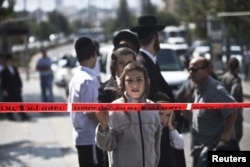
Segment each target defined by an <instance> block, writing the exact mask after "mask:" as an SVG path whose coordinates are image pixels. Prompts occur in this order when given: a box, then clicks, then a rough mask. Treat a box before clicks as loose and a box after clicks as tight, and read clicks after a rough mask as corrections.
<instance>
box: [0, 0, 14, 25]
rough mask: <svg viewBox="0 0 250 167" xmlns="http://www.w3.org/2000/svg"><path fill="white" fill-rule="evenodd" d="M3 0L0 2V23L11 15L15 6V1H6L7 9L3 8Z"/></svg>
mask: <svg viewBox="0 0 250 167" xmlns="http://www.w3.org/2000/svg"><path fill="white" fill-rule="evenodd" d="M4 1H5V0H0V21H2V20H4V19H5V18H7V17H8V16H9V15H11V14H12V13H13V9H14V6H15V0H7V1H8V2H7V4H8V6H7V7H3V3H4Z"/></svg>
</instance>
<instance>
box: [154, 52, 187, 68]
mask: <svg viewBox="0 0 250 167" xmlns="http://www.w3.org/2000/svg"><path fill="white" fill-rule="evenodd" d="M157 62H158V64H159V66H160V69H161V71H183V66H182V64H181V61H180V60H179V58H178V56H177V55H176V53H175V52H174V51H173V50H171V49H161V50H160V51H159V53H158V56H157Z"/></svg>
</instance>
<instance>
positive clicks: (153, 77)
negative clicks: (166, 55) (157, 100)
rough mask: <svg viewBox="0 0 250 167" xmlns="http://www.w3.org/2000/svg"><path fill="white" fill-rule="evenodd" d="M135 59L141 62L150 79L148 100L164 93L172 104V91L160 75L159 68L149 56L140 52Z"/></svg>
mask: <svg viewBox="0 0 250 167" xmlns="http://www.w3.org/2000/svg"><path fill="white" fill-rule="evenodd" d="M136 59H137V60H138V61H139V62H141V63H142V64H143V65H144V66H145V67H146V69H147V71H148V75H149V79H150V90H149V96H148V98H149V99H151V100H153V101H154V93H156V92H164V93H166V94H167V95H168V96H169V97H170V98H171V100H172V102H174V101H175V99H174V96H173V92H172V89H171V88H170V86H169V85H168V83H167V82H166V81H165V79H164V78H163V76H162V75H161V71H160V68H159V66H158V65H156V64H154V62H153V61H152V60H151V59H150V58H149V56H148V55H146V53H144V52H142V51H140V52H139V55H138V56H137V57H136Z"/></svg>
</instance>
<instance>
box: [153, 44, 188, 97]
mask: <svg viewBox="0 0 250 167" xmlns="http://www.w3.org/2000/svg"><path fill="white" fill-rule="evenodd" d="M160 47H161V50H160V51H159V53H158V55H157V62H158V64H159V66H160V69H161V74H162V76H163V78H164V79H165V80H166V81H167V83H168V84H169V86H170V87H171V88H172V90H173V94H174V95H175V96H177V92H178V91H179V89H180V88H181V87H182V86H183V84H184V83H185V82H187V81H188V72H187V70H186V69H185V68H184V65H183V63H182V62H181V60H180V58H179V56H178V55H177V53H176V51H175V48H173V45H169V44H160ZM177 100H178V99H177Z"/></svg>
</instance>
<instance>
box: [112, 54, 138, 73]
mask: <svg viewBox="0 0 250 167" xmlns="http://www.w3.org/2000/svg"><path fill="white" fill-rule="evenodd" d="M133 60H134V57H133V55H120V56H117V62H116V75H117V76H118V77H120V76H121V73H122V70H123V68H124V67H125V65H126V64H127V63H128V62H130V61H133Z"/></svg>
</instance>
